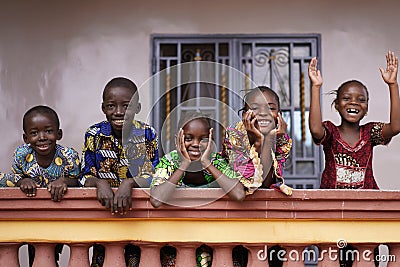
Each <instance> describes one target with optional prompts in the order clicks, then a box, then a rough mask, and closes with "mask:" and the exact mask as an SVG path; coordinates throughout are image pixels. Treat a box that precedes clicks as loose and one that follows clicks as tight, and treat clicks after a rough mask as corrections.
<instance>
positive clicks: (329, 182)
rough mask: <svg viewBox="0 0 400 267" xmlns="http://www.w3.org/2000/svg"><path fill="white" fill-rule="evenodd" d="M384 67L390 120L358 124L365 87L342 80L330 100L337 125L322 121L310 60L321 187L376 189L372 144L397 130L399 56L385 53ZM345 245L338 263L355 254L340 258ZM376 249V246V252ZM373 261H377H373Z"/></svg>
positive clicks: (383, 142) (312, 119)
mask: <svg viewBox="0 0 400 267" xmlns="http://www.w3.org/2000/svg"><path fill="white" fill-rule="evenodd" d="M386 64H387V66H386V70H384V69H382V68H379V69H380V72H381V75H382V79H383V81H384V82H385V83H386V84H387V85H388V86H389V92H390V122H389V123H382V122H369V123H366V124H363V125H360V121H361V120H362V119H363V118H364V117H365V116H366V115H367V112H368V100H369V95H368V90H367V87H366V86H365V85H364V84H362V83H361V82H359V81H356V80H351V81H347V82H344V83H343V84H342V85H340V86H339V88H338V89H337V90H336V91H335V93H336V99H335V100H334V101H333V103H332V104H334V105H335V109H336V111H337V112H339V115H340V118H341V123H340V125H339V126H336V125H334V124H333V123H332V122H330V121H324V122H322V115H321V107H320V89H321V85H322V77H321V72H320V71H319V70H318V69H317V59H316V58H313V59H312V60H311V63H310V66H309V68H308V75H309V77H310V80H311V84H312V87H311V105H310V118H309V123H310V130H311V135H312V137H313V140H314V142H315V143H316V144H318V145H319V144H322V145H323V147H324V153H325V169H324V171H323V173H322V178H321V188H327V189H336V188H337V189H379V187H378V185H377V183H376V181H375V178H374V175H373V172H372V154H373V147H374V146H376V145H386V144H388V143H389V142H390V140H391V138H392V137H393V136H395V135H397V134H398V133H399V132H400V98H399V87H398V83H397V72H398V58H397V57H395V56H394V53H393V52H390V51H389V52H388V53H387V55H386ZM354 249H355V248H354V247H353V246H352V245H350V244H349V245H348V246H347V247H345V248H340V250H339V252H340V258H339V262H340V266H352V263H353V261H354V258H347V256H346V258H343V256H342V255H348V254H349V253H347V252H348V251H349V250H350V251H352V250H354ZM377 252H378V253H379V250H377V249H375V250H374V253H375V257H374V259H376V258H377V257H376V254H377ZM375 264H376V265H377V264H379V262H378V261H375Z"/></svg>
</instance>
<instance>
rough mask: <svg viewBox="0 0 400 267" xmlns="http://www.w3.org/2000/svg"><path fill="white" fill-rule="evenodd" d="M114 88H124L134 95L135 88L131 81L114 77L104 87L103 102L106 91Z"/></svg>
mask: <svg viewBox="0 0 400 267" xmlns="http://www.w3.org/2000/svg"><path fill="white" fill-rule="evenodd" d="M114 87H124V88H128V89H130V90H131V91H132V95H134V94H136V92H137V91H138V90H137V86H136V84H135V83H134V82H132V81H131V80H129V79H128V78H125V77H115V78H113V79H111V80H110V81H109V82H108V83H107V84H106V86H105V87H104V90H103V101H104V97H105V93H106V91H107V90H108V89H110V88H114Z"/></svg>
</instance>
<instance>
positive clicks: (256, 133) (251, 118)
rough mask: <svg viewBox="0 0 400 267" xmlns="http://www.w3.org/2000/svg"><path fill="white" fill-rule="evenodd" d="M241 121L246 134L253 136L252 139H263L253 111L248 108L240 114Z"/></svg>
mask: <svg viewBox="0 0 400 267" xmlns="http://www.w3.org/2000/svg"><path fill="white" fill-rule="evenodd" d="M242 122H243V125H244V127H245V128H246V131H247V134H248V135H249V137H250V136H251V137H253V138H251V139H253V140H261V139H263V134H262V133H261V131H260V128H259V126H258V123H257V118H256V115H255V114H254V112H253V111H252V110H251V109H249V110H247V111H246V112H244V113H243V114H242Z"/></svg>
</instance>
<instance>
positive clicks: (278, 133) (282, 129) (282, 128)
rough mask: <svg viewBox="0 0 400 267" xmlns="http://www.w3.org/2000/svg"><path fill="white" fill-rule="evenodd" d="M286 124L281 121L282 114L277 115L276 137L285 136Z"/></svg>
mask: <svg viewBox="0 0 400 267" xmlns="http://www.w3.org/2000/svg"><path fill="white" fill-rule="evenodd" d="M286 129H287V123H286V121H285V120H284V119H283V117H282V114H281V113H280V112H279V113H278V128H277V129H276V137H279V136H282V135H284V134H286Z"/></svg>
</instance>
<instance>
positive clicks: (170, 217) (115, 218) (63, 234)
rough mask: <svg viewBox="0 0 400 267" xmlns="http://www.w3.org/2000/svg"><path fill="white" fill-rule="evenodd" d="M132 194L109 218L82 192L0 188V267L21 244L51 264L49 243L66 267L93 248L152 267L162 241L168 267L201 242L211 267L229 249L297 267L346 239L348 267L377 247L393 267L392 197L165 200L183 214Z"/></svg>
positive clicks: (333, 257) (331, 252)
mask: <svg viewBox="0 0 400 267" xmlns="http://www.w3.org/2000/svg"><path fill="white" fill-rule="evenodd" d="M132 194H133V210H132V211H129V212H128V214H126V215H111V213H110V212H109V211H107V210H105V208H104V207H102V206H101V205H100V203H99V202H98V201H97V199H96V190H95V189H92V188H70V189H69V190H68V192H67V194H66V195H65V196H64V199H63V200H62V201H61V202H53V201H51V200H50V197H49V193H48V192H47V190H45V189H39V190H38V192H37V196H36V197H33V198H27V197H26V196H25V195H24V194H23V193H22V192H21V191H20V190H19V189H18V188H3V189H0V266H7V267H12V266H19V263H18V248H19V247H20V246H21V244H24V243H29V244H32V245H33V246H34V247H35V250H36V256H35V261H34V266H40V267H42V266H55V260H54V246H55V244H58V243H63V244H67V245H68V246H69V247H70V251H71V253H70V258H69V262H68V263H67V264H68V266H79V267H82V266H89V254H88V249H89V247H90V246H91V245H92V244H93V243H101V244H103V245H104V246H105V247H106V257H105V264H104V266H113V267H114V266H125V262H124V256H123V253H124V247H125V245H126V244H134V245H137V246H139V247H140V249H141V261H140V266H145V267H149V266H150V267H153V266H160V256H159V255H160V248H161V247H162V246H164V245H166V244H168V245H171V246H174V247H175V248H176V249H177V259H176V266H182V267H191V266H195V249H196V247H198V246H199V245H201V244H206V245H208V246H210V247H211V248H212V249H213V264H212V265H213V267H222V266H232V248H233V247H234V246H236V245H239V244H240V245H243V246H244V247H246V248H247V249H248V251H249V263H248V266H249V267H254V266H268V263H267V261H266V259H265V258H266V257H265V256H266V255H265V251H264V250H265V248H266V247H268V248H270V247H271V246H273V245H277V244H278V245H280V246H281V247H283V248H285V250H286V254H285V255H284V256H283V259H284V260H286V261H285V263H284V266H290V267H292V266H304V263H303V256H304V255H303V254H304V253H303V249H304V248H305V247H306V246H309V245H311V244H314V245H317V246H318V248H319V252H320V253H319V255H318V256H319V257H320V260H319V264H318V266H339V263H338V260H337V256H338V253H337V249H338V245H339V246H342V244H343V243H346V242H348V243H350V244H352V245H353V246H354V247H355V248H357V250H358V252H359V254H358V258H356V260H355V263H354V264H353V266H362V267H368V266H371V267H372V266H375V265H374V263H373V254H371V253H372V252H373V250H374V248H375V247H376V246H377V245H378V244H381V243H385V244H388V245H389V247H390V252H389V254H390V255H389V256H390V258H388V261H389V265H388V266H400V265H399V264H398V263H397V262H396V259H397V258H398V259H399V261H400V192H399V191H375V190H368V191H363V190H357V191H356V190H354V191H351V190H294V192H293V195H292V196H290V197H287V196H285V195H283V194H281V193H279V192H276V191H273V190H258V191H257V192H256V193H255V194H254V195H251V196H248V197H247V198H246V199H245V200H244V201H243V202H240V203H239V202H234V201H231V200H230V199H229V198H227V197H226V196H225V197H223V198H220V199H218V200H216V201H212V200H214V199H216V198H218V196H219V195H221V191H220V190H219V189H182V190H177V192H176V194H175V196H176V197H177V198H179V199H180V200H181V201H182V202H181V203H189V202H190V203H191V204H192V207H178V206H168V205H164V206H162V207H160V208H158V209H155V208H153V207H152V206H151V204H150V201H149V195H148V190H145V189H133V193H132ZM196 202H198V203H199V204H201V203H208V202H210V203H208V204H205V205H201V206H196V205H194V206H193V204H194V203H196ZM338 241H339V242H338ZM338 243H339V244H338ZM335 250H336V252H335ZM67 264H65V265H64V266H66V265H67ZM309 266H312V265H309ZM314 266H317V265H314Z"/></svg>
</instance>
